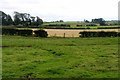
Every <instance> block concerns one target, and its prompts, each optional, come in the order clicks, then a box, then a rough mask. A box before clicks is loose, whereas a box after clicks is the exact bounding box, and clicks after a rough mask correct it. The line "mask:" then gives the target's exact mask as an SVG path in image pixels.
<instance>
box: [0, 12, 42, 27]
mask: <svg viewBox="0 0 120 80" xmlns="http://www.w3.org/2000/svg"><path fill="white" fill-rule="evenodd" d="M41 24H43V20H42V19H41V18H39V17H38V16H36V17H34V16H31V15H30V14H28V13H19V12H16V11H15V12H14V16H13V19H12V17H11V16H10V15H9V14H6V13H4V12H3V11H0V25H3V26H7V25H15V26H37V27H38V26H39V25H41Z"/></svg>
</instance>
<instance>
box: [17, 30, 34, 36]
mask: <svg viewBox="0 0 120 80" xmlns="http://www.w3.org/2000/svg"><path fill="white" fill-rule="evenodd" d="M16 32H17V35H20V36H32V30H16Z"/></svg>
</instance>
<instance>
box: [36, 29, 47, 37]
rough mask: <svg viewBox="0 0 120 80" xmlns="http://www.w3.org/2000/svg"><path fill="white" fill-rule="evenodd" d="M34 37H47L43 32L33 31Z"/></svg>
mask: <svg viewBox="0 0 120 80" xmlns="http://www.w3.org/2000/svg"><path fill="white" fill-rule="evenodd" d="M34 33H35V36H36V37H47V36H48V34H47V32H46V31H45V30H36V31H34Z"/></svg>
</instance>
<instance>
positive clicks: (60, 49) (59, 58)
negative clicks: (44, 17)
mask: <svg viewBox="0 0 120 80" xmlns="http://www.w3.org/2000/svg"><path fill="white" fill-rule="evenodd" d="M2 68H3V69H2V70H3V72H2V76H3V78H28V77H29V78H72V77H74V78H117V77H118V38H109V37H105V38H100V37H99V38H37V37H21V36H3V39H2Z"/></svg>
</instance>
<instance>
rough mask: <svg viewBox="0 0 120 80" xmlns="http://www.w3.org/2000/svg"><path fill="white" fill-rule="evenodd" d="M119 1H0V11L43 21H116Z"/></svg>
mask: <svg viewBox="0 0 120 80" xmlns="http://www.w3.org/2000/svg"><path fill="white" fill-rule="evenodd" d="M118 1H119V0H0V10H1V11H3V12H5V13H7V14H10V15H11V16H13V13H14V11H17V12H22V13H29V14H31V15H32V16H39V17H40V18H41V19H43V20H44V21H56V20H64V21H83V20H84V19H87V20H91V19H93V18H104V19H105V20H111V19H112V20H117V19H118Z"/></svg>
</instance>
